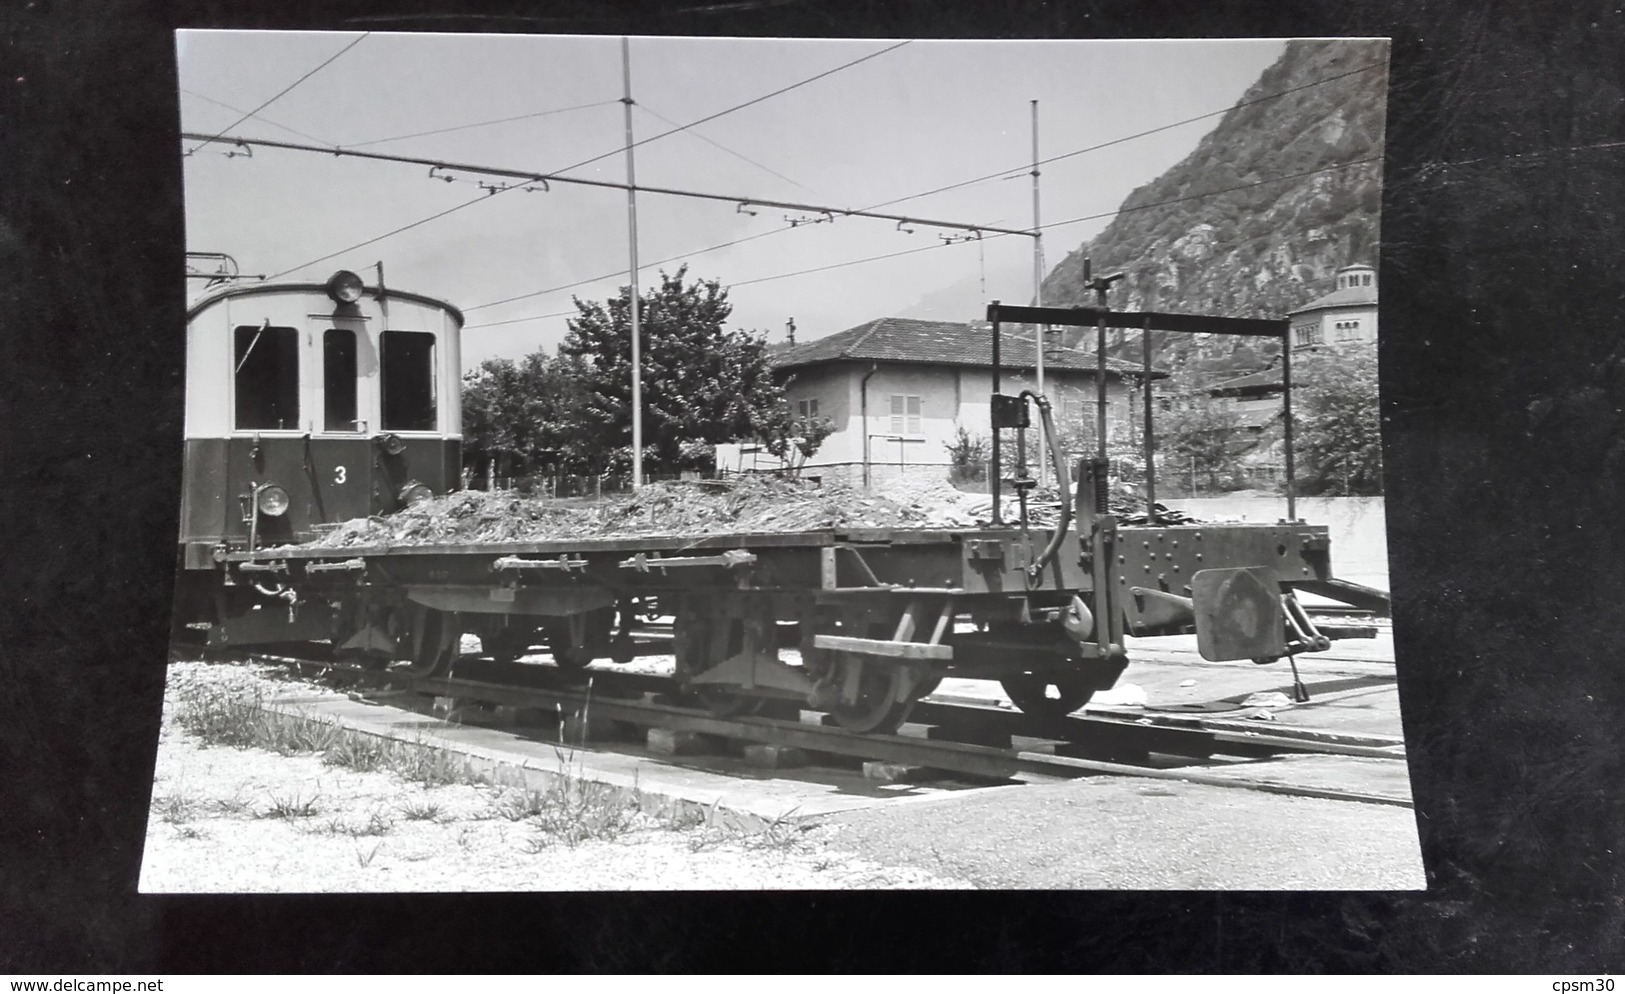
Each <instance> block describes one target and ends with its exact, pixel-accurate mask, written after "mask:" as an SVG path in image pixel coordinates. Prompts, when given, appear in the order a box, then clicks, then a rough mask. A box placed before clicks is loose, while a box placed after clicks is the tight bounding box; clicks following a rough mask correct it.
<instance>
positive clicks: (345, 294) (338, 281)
mask: <svg viewBox="0 0 1625 994" xmlns="http://www.w3.org/2000/svg"><path fill="white" fill-rule="evenodd" d="M365 289H366V287H365V286H364V285H363V284H362V282H361V277H359V276H357V275H356V274H355V273H352V272H350V271H349V270H348V269H341V270H339V271H338V272H336V273H334V274H333V275H332V276H329V277H328V278H327V295H328V296H329V297H332V298H333V302H334V303H335V304H353V303H355V302H356V301H358V300H360V299H361V293H362V291H363V290H365Z"/></svg>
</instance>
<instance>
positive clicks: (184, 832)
mask: <svg viewBox="0 0 1625 994" xmlns="http://www.w3.org/2000/svg"><path fill="white" fill-rule="evenodd" d="M208 837H209V836H208V833H206V832H204V831H203V829H201V828H198V827H197V826H196V825H181V826H180V827H178V828H176V829H175V838H177V839H187V840H191V839H206V838H208Z"/></svg>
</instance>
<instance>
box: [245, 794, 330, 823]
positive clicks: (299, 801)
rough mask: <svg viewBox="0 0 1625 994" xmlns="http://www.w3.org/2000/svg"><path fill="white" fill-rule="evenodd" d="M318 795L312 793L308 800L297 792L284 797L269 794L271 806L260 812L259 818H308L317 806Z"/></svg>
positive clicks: (314, 812) (315, 811) (312, 815)
mask: <svg viewBox="0 0 1625 994" xmlns="http://www.w3.org/2000/svg"><path fill="white" fill-rule="evenodd" d="M318 800H320V795H314V796H312V797H310V798H309V799H308V800H307V799H306V798H304V797H301V796H300V795H299V794H298V793H294V794H290V795H288V796H286V797H278V796H277V795H275V794H272V795H271V806H270V807H269V808H267V809H266V810H265V811H262V812H261V813H260V817H261V818H310V817H314V816H315V814H316V813H317V811H318V810H320V809H319V807H318V806H317V801H318Z"/></svg>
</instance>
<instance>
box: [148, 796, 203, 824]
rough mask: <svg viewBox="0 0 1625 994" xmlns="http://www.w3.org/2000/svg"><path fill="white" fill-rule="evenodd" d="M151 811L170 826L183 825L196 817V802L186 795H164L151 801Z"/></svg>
mask: <svg viewBox="0 0 1625 994" xmlns="http://www.w3.org/2000/svg"><path fill="white" fill-rule="evenodd" d="M152 809H153V810H154V811H156V812H158V817H159V818H162V819H163V820H164V821H166V822H168V823H169V824H171V825H183V824H185V823H186V822H189V821H191V820H192V819H193V818H195V817H197V813H198V802H197V799H196V798H194V797H190V796H188V795H186V794H165V795H164V796H162V797H155V798H153V799H152Z"/></svg>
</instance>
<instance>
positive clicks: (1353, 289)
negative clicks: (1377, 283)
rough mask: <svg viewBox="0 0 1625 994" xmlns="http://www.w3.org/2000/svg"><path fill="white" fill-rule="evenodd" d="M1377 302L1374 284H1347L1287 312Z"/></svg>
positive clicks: (1294, 312) (1320, 309)
mask: <svg viewBox="0 0 1625 994" xmlns="http://www.w3.org/2000/svg"><path fill="white" fill-rule="evenodd" d="M1376 302H1377V288H1376V287H1374V286H1347V287H1344V288H1343V289H1341V290H1333V291H1332V292H1331V293H1328V294H1326V295H1325V296H1324V297H1316V298H1315V299H1314V300H1311V301H1310V302H1309V303H1307V304H1304V305H1303V306H1302V307H1300V308H1298V309H1297V310H1295V311H1289V312H1287V313H1289V314H1305V313H1307V312H1309V311H1322V310H1326V309H1328V308H1331V307H1360V306H1364V305H1368V304H1375V303H1376Z"/></svg>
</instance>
